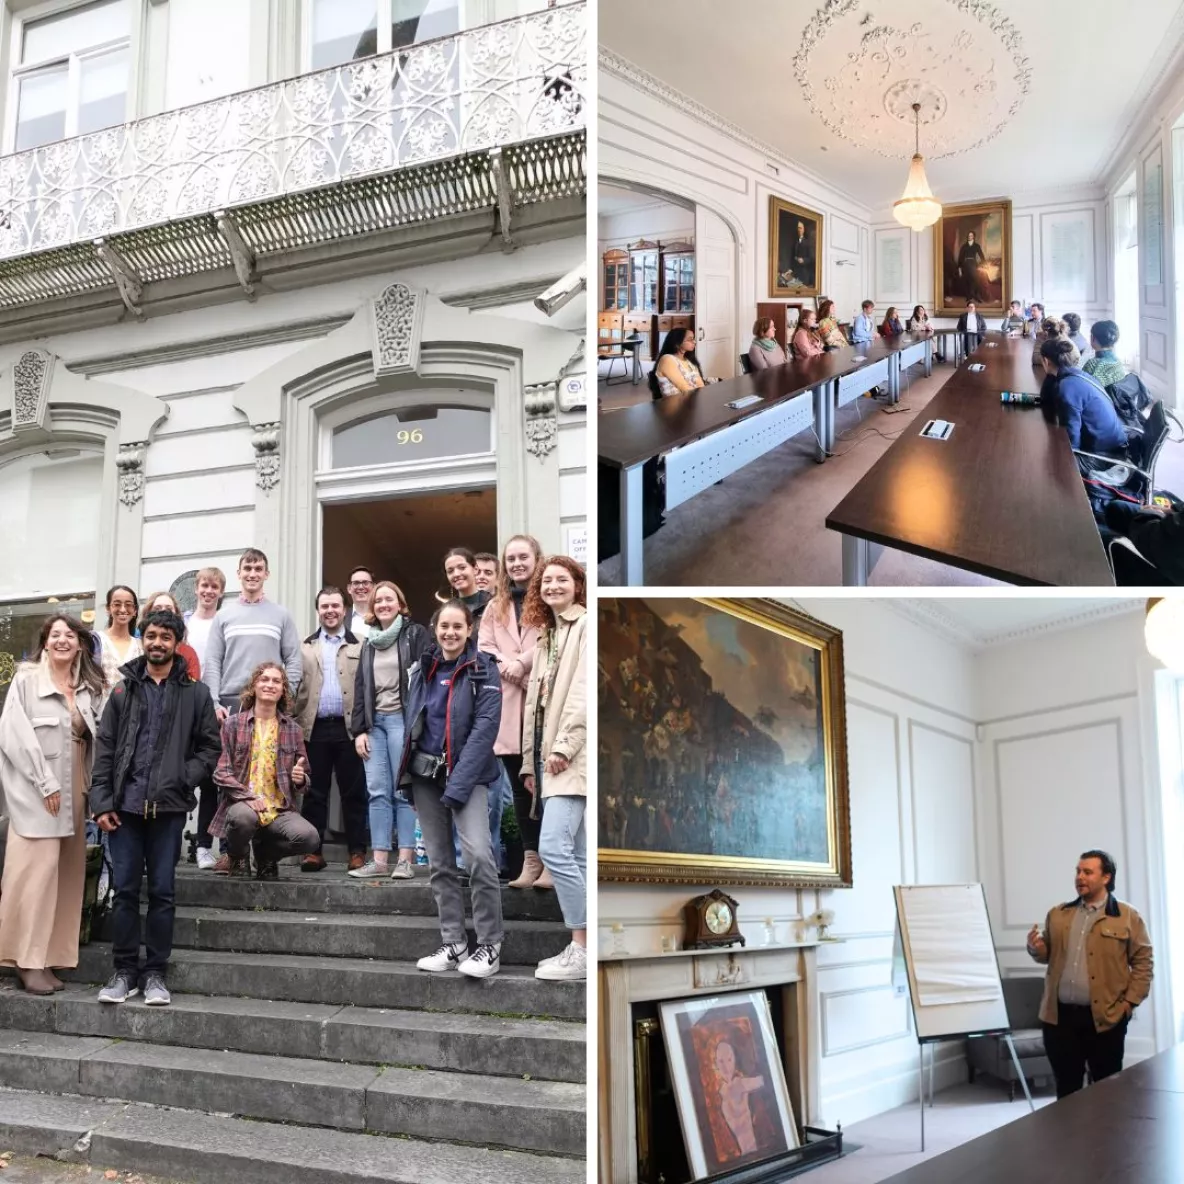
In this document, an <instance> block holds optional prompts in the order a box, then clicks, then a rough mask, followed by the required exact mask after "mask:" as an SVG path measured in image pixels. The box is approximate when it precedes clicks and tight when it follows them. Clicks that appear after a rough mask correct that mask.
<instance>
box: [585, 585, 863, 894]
mask: <svg viewBox="0 0 1184 1184" xmlns="http://www.w3.org/2000/svg"><path fill="white" fill-rule="evenodd" d="M598 611H599V615H600V629H599V642H598V651H599V652H598V713H599V782H598V809H599V823H600V849H599V852H598V858H599V876H600V879H601V880H602V881H617V882H625V883H635V884H662V883H668V884H689V885H702V884H711V885H713V886H715V885H762V886H771V887H790V888H798V887H800V888H849V887H851V823H850V790H849V786H848V779H847V726H846V693H845V688H844V673H843V635H842V632H841V631H840V630H838V629H835V628H834V627H833V626H831V625H827V624H825V623H824V622H822V621H819V620H816V619H815V618H814V617H811V616H808V615H807V614H805V613H802V612H799V611H797V610H795V609H792V608H790V607H788V606H787V605H785V604H782V603H780V602H779V601H776V600H769V599H763V598H761V599H757V598H737V599H716V598H692V597H649V596H646V597H601V599H600V602H599V605H598ZM737 660H739V662H740V665H739V666H736V665H734V663H735V662H736V661H737Z"/></svg>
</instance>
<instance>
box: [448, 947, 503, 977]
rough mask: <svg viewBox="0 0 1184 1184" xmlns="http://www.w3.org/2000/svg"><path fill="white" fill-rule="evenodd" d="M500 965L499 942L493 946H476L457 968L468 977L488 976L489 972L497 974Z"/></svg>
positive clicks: (500, 951) (500, 950) (500, 952)
mask: <svg viewBox="0 0 1184 1184" xmlns="http://www.w3.org/2000/svg"><path fill="white" fill-rule="evenodd" d="M501 966H502V947H501V943H500V942H499V943H498V944H497V945H495V946H478V947H477V948H476V949H475V950H474V951H473V953H472V955H471V956H470V957H468V958H466V959H465V960H464V961H463V962H462V963H461V964H460V965H459V966H458V967H457V970H459V971H460V972H461V974H467V975H468V976H469V978H489V976H490V975H491V974H497V972H498V971H499V970H500V969H501Z"/></svg>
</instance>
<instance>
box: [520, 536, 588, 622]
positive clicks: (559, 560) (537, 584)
mask: <svg viewBox="0 0 1184 1184" xmlns="http://www.w3.org/2000/svg"><path fill="white" fill-rule="evenodd" d="M549 567H561V568H563V570H564V571H566V572H567V573H568V574H569V575H570V576H571V578H572V581H573V582H574V583H575V586H576V597H575V601H574V603H575V604H582V605H584V606H585V607H587V604H588V577H587V576H586V575H585V574H584V569H583V568H582V567H581V566H580V565H579V564H578V563H577V562H576V561H575V560H574V559H571V558H569V557H568V556H567V555H552V556H550V558H548V559H544V560H543V561H542V562H541V563H540V564H538V566H537V567H535V569H534V575H533V576H531V577H530V587H529V588H528V589H527V591H526V599H525V601H523V604H522V624H523V625H524V626H526V627H529V626H531V625H534V626H535V627H536V628H537V629H541V630H542V631H543V632H544V633H546V632H547V630H548V629H550V628H551V626H552V625H553V624H554V623H555V617H554V615H553V614H552V612H551V610H550V608H549V607H548V606H547V605H546V604H545V603H544V601H543V593H542V587H543V573H544V572H546V570H547V568H549Z"/></svg>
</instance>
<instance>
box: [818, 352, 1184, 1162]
mask: <svg viewBox="0 0 1184 1184" xmlns="http://www.w3.org/2000/svg"><path fill="white" fill-rule="evenodd" d="M991 339H992V340H995V341H996V342H997V343H998V344H997V345H996V346H995V347H994V348H988V347H987V346H986V345H981V346H979V348H978V349H977V350H976V351H975V352H974V353H973V354H972V355H971V356H970V359H969V360H968V361H969V362H977V361H982V362H983V363H984V365H986V366H987V369H986V370H985V371H983V372H982V373H980V374H972V373H970V372H968V371H966V369H965V365H966V364H964V365H963V367H961V368H960V369H959V370H958V371H957V372H956V373H955V374H954V375H953V376H952V377H951V378H950V379H949V380H948V381H947V382H946V384H945V386H943V387H942V389H941V390H940V391H939V392H938V393H937V394H936V395H935V396H934V398H933V399H932V400H931V401H930V402H929V405H928V406H927V407H926V409H925V413H924V415H923V416H918V417H917V419H916V420H914V421H913V422H911V423H910V424H909V425H908V426H907V427H906V428H905V431H904V434H903V435H902V436H901V437H900V438H899V439H898V440H897V441H896V442H895V443H894V444H893V445H892V446H891V447H890V448H889V449H888V451H887V452H886V453H885V454H884V455H883V456H882V457H881V458H880V460H879V461H877V462H876V464H875V465H874V466H873V467H872V468H871V470H870V471H869V472H868V473H867V474H866V475H865V476H864V477H863V479H862V480H861V481H860V482H859V483H858V484H857V485H856V486H855V488H854V489H852V490H851V492H850V493H849V494H848V495H847V496H846V497H845V498H844V499H843V500H842V501H841V502H840V503H839V504H838V506H836V507H835V509H834V510H833V511H831V513H830V515H829V516H828V517H827V519H826V525H827V526H828V527H829V528H830V529H832V530H837V531H841V532H843V533H844V534H849V535H853V536H855V537H857V538H862V539H868V540H870V541H871V542H874V543H882V544H884V545H886V546H889V547H895V548H897V549H898V550H902V551H908V552H910V553H912V554H914V555H922V556H924V557H926V558H928V559H935V560H937V561H939V562H942V563H949V564H953V565H954V566H956V567H962V568H965V569H967V570H969V571H975V572H979V573H981V574H983V575H986V576H992V577H994V578H995V579H1000V580H1006V581H1008V582H1010V583H1014V584H1051V585H1085V586H1090V587H1094V586H1097V587H1109V586H1113V583H1114V579H1113V576H1112V575H1111V574H1110V566H1109V564H1108V563H1107V562H1106V554H1105V551H1104V549H1103V547H1102V541H1101V538H1100V537H1099V535H1098V530H1097V526H1096V525H1095V523H1094V519H1093V513H1092V511H1091V510H1090V505H1089V501H1088V499H1087V498H1086V496H1085V490H1084V487H1083V486H1082V482H1081V476H1080V474H1079V472H1078V469H1077V463H1076V461H1075V460H1074V458H1073V453H1072V450H1071V449H1070V447H1069V438H1068V436H1067V435H1066V434H1065V432H1064V430H1063V429H1062V428H1059V427H1057V426H1055V425H1053V424H1049V423H1047V422H1046V421H1045V419H1044V416H1043V415H1042V413H1041V411H1040V408H1038V407H1021V406H1004V405H1003V404H1001V402H1000V399H999V394H1000V391H1002V390H1005V389H1006V390H1029V391H1032V390H1035V391H1039V389H1040V386H1039V383H1040V380H1039V378H1037V376H1036V372H1035V371H1034V370H1033V369H1032V366H1031V350H1032V347H1031V343H1030V342H1026V341H1024V340H1023V338H1018V339H1008V338H1004V337H1002V335H1000V334H992V335H991ZM930 419H945V420H949V421H950V422H951V423H953V424H954V425H955V427H954V432H953V434H952V435H951V436H950V438H949V439H948V440H944V441H940V440H929V439H926V438H924V437H922V436H921V434H920V432H921V429H922V428H923V427H924V426H925V423H926V422H928V421H929V420H930ZM1181 1178H1182V1179H1184V1176H1182V1177H1181Z"/></svg>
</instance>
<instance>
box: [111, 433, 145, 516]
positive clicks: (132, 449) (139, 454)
mask: <svg viewBox="0 0 1184 1184" xmlns="http://www.w3.org/2000/svg"><path fill="white" fill-rule="evenodd" d="M147 448H148V442H147V441H146V440H137V441H136V442H135V443H133V444H121V445H120V446H119V455H118V456H117V457H116V458H115V467H116V468H117V469H119V500H120V501H121V502H123V504H124V505H125V506H127V507H128V509H131V507H132V506H134V505H136V504H138V503H139V501H140V500H141V498H143V496H144V453H145V451H146V450H147Z"/></svg>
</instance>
